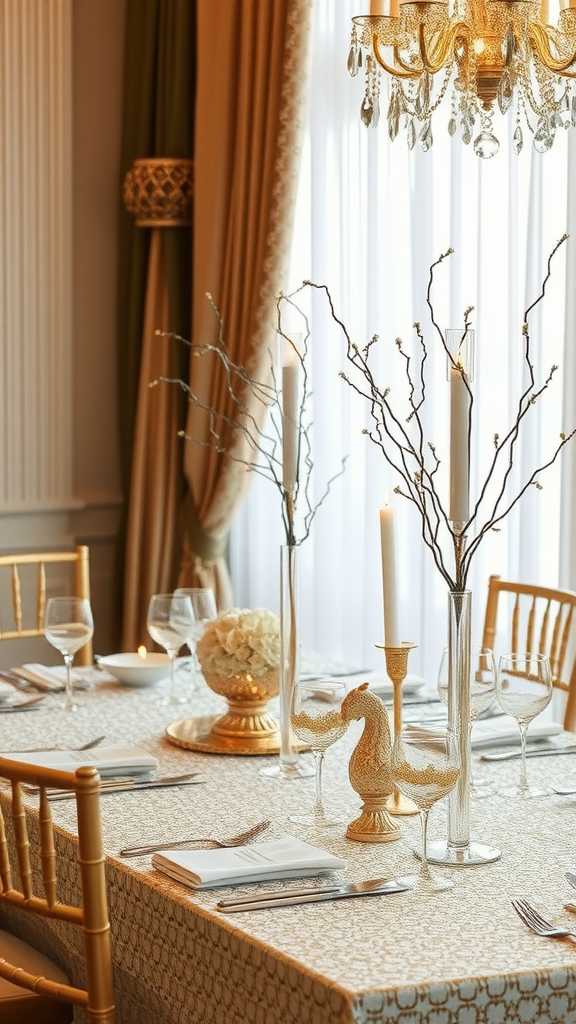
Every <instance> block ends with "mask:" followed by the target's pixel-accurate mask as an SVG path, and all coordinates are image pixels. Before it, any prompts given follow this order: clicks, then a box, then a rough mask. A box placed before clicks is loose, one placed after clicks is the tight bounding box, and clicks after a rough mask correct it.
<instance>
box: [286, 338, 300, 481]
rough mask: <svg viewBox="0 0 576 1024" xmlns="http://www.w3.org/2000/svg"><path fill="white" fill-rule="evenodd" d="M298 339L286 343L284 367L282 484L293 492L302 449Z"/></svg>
mask: <svg viewBox="0 0 576 1024" xmlns="http://www.w3.org/2000/svg"><path fill="white" fill-rule="evenodd" d="M298 351H299V350H298V345H297V339H296V337H294V338H293V339H292V340H291V341H288V342H287V343H286V349H285V352H284V363H283V366H282V484H283V486H284V489H285V490H286V491H293V490H294V488H295V487H296V484H297V482H298V454H299V447H300V436H299V435H300V426H299V421H300V415H299V407H300V400H299V392H300V358H299V354H298Z"/></svg>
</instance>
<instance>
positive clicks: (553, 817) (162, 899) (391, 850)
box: [0, 670, 576, 1024]
mask: <svg viewBox="0 0 576 1024" xmlns="http://www.w3.org/2000/svg"><path fill="white" fill-rule="evenodd" d="M183 671H184V670H183ZM90 678H91V680H92V681H91V683H90V687H89V689H87V690H85V691H84V692H82V693H81V695H80V696H81V702H82V706H81V707H80V708H79V709H78V710H77V711H75V712H66V711H65V710H63V709H61V708H60V707H58V706H57V705H58V703H59V700H58V698H59V696H61V695H57V694H52V693H50V694H48V695H47V696H46V697H45V699H44V700H43V701H42V702H41V704H40V705H39V707H38V709H37V710H34V711H28V712H26V713H24V712H23V713H13V714H0V753H2V754H3V755H5V756H9V754H10V753H11V752H14V751H17V750H30V749H32V748H36V747H40V746H43V747H44V746H45V747H49V746H55V747H58V748H60V749H64V750H69V749H71V748H74V747H77V746H80V745H81V744H83V743H85V742H87V741H88V740H90V738H91V737H94V736H97V735H101V734H102V735H105V741H104V743H105V744H106V745H117V744H123V745H124V744H129V745H137V746H138V747H141V748H143V749H145V750H146V751H148V752H150V753H151V754H153V755H155V756H156V757H157V758H158V760H159V763H160V766H159V769H158V773H159V774H161V775H177V774H182V773H187V772H198V773H199V775H198V779H199V780H200V783H199V784H197V785H187V786H181V787H179V786H177V787H174V788H166V789H152V790H142V791H141V790H135V791H126V792H119V793H106V792H103V793H102V796H101V812H102V828H103V840H104V849H105V853H106V858H107V860H106V876H107V887H108V900H109V910H110V919H111V930H112V950H113V962H114V986H115V995H116V1003H117V1015H118V1016H117V1019H118V1024H389V1022H390V1024H391V1022H395V1024H532V1022H533V1024H576V942H574V941H571V940H570V939H564V940H559V939H549V938H543V937H540V936H537V935H535V934H534V933H532V932H531V931H530V930H529V929H528V928H527V927H526V926H525V925H524V924H523V922H522V921H521V920H520V918H519V917H518V916H517V914H516V913H515V911H514V909H513V907H512V905H511V899H512V898H513V897H517V896H525V897H528V898H530V899H531V900H532V901H533V902H534V903H535V904H536V906H537V907H538V908H539V909H540V910H541V911H542V912H543V913H544V914H545V915H550V916H551V917H552V918H553V920H554V921H558V922H563V923H567V924H568V927H570V926H573V927H574V930H575V931H576V916H575V915H574V914H571V913H570V912H569V911H568V910H566V909H564V904H565V903H566V902H569V901H570V899H571V898H572V897H575V898H576V892H574V890H571V889H570V886H569V884H568V882H567V880H566V878H565V873H566V872H567V871H574V870H576V795H570V794H568V795H559V794H556V793H554V792H553V791H552V788H551V787H552V786H554V785H556V784H558V783H561V782H563V783H565V782H566V780H567V779H571V778H573V779H574V780H575V787H574V788H575V789H576V753H566V754H564V755H562V756H543V757H538V758H534V759H532V760H530V761H529V763H528V770H529V774H530V775H531V776H532V777H537V779H538V782H539V783H540V785H541V786H543V787H544V789H545V790H546V793H545V795H544V796H541V797H537V798H534V799H518V798H515V797H510V796H505V795H502V794H501V792H500V791H501V789H502V788H505V786H506V785H510V784H512V783H514V782H515V780H516V778H517V776H518V774H519V762H518V761H517V760H510V761H493V762H487V761H486V762H484V761H482V762H481V761H480V760H479V758H478V757H477V756H476V755H475V756H474V759H473V772H474V775H475V776H479V775H480V774H481V776H482V781H483V783H486V784H487V786H484V785H483V786H482V788H481V789H479V795H477V796H474V795H472V798H471V834H472V837H473V838H474V839H476V840H479V841H480V840H481V841H484V842H486V843H489V844H490V845H491V846H496V847H498V848H499V849H500V850H501V852H502V856H501V857H500V859H499V860H497V861H495V862H494V863H490V864H485V865H481V866H472V867H451V868H448V867H439V868H437V869H436V870H438V871H440V872H441V873H443V874H445V875H447V876H449V877H450V878H451V879H452V880H453V882H454V886H453V888H452V889H450V890H447V891H443V892H438V893H431V894H427V895H422V894H420V893H417V892H415V891H406V892H401V893H395V894H392V895H385V896H367V897H362V898H354V899H342V900H334V901H326V902H317V903H309V904H300V905H292V906H279V907H275V908H272V909H269V908H267V909H264V910H252V911H244V912H240V913H234V914H227V913H223V912H222V911H221V910H219V909H218V907H217V904H218V902H219V901H220V900H222V899H225V898H230V897H232V896H233V895H234V896H235V895H238V896H240V895H247V894H250V893H254V894H257V893H259V892H261V891H263V890H269V889H270V888H273V889H277V890H283V891H286V892H290V890H291V889H293V888H294V887H295V886H299V885H301V884H302V883H301V882H299V881H294V880H293V879H287V880H277V881H274V882H272V883H270V882H267V883H264V882H260V883H256V884H250V885H249V884H244V885H240V886H234V887H232V886H224V887H220V888H212V889H210V888H208V889H202V890H192V889H191V888H188V887H187V886H185V885H184V884H182V883H180V882H176V881H174V880H172V879H170V878H169V877H168V876H167V875H165V874H163V873H161V872H160V871H158V870H155V869H154V868H153V867H152V863H151V857H150V855H143V856H139V857H135V858H131V859H125V858H123V857H121V856H120V854H119V851H120V850H121V849H123V848H124V847H129V846H134V845H136V844H139V843H149V844H152V843H154V842H156V841H158V842H163V841H165V842H174V841H176V840H178V839H181V838H186V837H193V836H197V837H210V836H222V835H231V834H233V833H234V832H238V831H240V830H241V829H243V828H247V827H249V826H250V825H252V824H253V823H255V822H257V821H260V820H262V819H269V820H270V826H269V828H268V830H267V831H266V832H265V833H264V834H263V835H262V836H261V837H260V841H264V840H265V839H275V838H279V837H281V836H284V835H292V836H296V837H298V838H300V839H304V840H305V841H307V842H309V843H311V844H313V845H314V846H317V847H320V848H322V849H323V850H326V851H329V852H330V853H333V854H335V855H336V856H338V857H341V858H343V859H344V860H345V861H346V864H347V867H346V869H345V870H341V871H339V872H337V873H336V874H335V875H333V876H326V875H325V876H318V877H317V879H314V878H312V879H307V880H306V882H307V883H312V882H314V881H318V883H322V882H326V881H330V882H332V881H333V880H334V878H336V879H337V880H345V881H352V882H354V881H359V880H363V879H373V878H383V877H385V878H390V879H392V878H398V877H402V876H406V875H414V874H415V873H416V872H417V871H418V868H419V861H418V859H417V857H416V856H415V851H417V850H418V848H419V842H420V822H419V819H418V815H409V816H403V817H402V818H400V819H398V820H399V821H400V832H401V834H400V838H399V839H397V840H395V841H392V842H385V843H382V842H379V843H368V842H358V841H352V840H350V839H347V838H346V827H347V822H350V821H352V820H353V819H354V818H355V817H357V815H358V810H359V806H360V798H359V796H358V794H357V793H356V792H355V790H354V789H353V788H352V786H351V783H350V779H349V774H348V766H349V760H350V756H351V753H352V751H353V750H354V748H355V746H356V744H357V742H358V740H359V737H360V735H361V732H362V728H363V723H362V722H361V721H360V722H353V723H352V724H351V725H350V727H349V728H348V731H347V732H346V734H345V735H344V736H343V737H342V738H341V739H340V740H339V741H338V742H337V743H335V744H334V745H333V746H332V747H331V748H329V749H328V751H327V753H326V756H325V767H324V793H325V801H326V804H327V807H328V808H329V810H330V811H331V812H332V813H333V814H334V815H335V816H340V817H341V818H342V819H343V821H342V822H340V823H339V824H336V825H333V826H327V827H318V826H316V825H304V824H302V823H297V822H295V821H293V820H292V817H293V816H299V814H300V815H301V813H302V811H303V810H304V809H306V810H307V809H309V808H311V807H312V805H313V802H314V779H313V777H309V778H296V779H290V780H286V779H283V778H279V777H270V776H267V775H263V774H262V773H261V769H262V768H263V767H265V766H270V765H272V764H274V763H275V759H276V761H277V760H278V755H277V754H268V755H250V756H249V755H241V754H223V753H209V752H206V751H205V750H203V749H199V750H198V749H184V748H182V747H180V746H178V745H176V744H175V743H174V742H172V741H171V740H170V739H169V738H168V737H167V735H166V729H167V727H168V726H169V725H171V724H172V723H174V722H175V721H180V720H183V719H189V718H197V717H202V716H212V715H215V714H218V713H220V712H223V711H224V710H225V704H224V701H223V699H222V698H220V697H218V696H217V695H215V694H214V693H212V692H211V691H209V690H208V688H207V687H206V685H205V684H204V682H203V681H202V680H201V679H200V680H199V681H198V680H197V681H196V683H195V684H193V677H192V676H188V679H187V681H186V679H184V680H183V681H182V683H181V690H182V691H183V692H184V695H185V697H186V701H185V703H182V704H178V705H169V704H165V703H162V697H163V696H164V695H165V684H164V683H160V684H158V685H155V686H150V687H134V686H126V685H122V684H120V683H118V682H116V681H115V680H113V679H111V678H110V677H108V676H106V674H105V673H100V674H99V673H98V672H96V671H94V672H92V673H91V676H90ZM568 738H569V737H568V736H565V735H563V736H560V738H559V743H560V744H562V742H563V741H564V739H566V741H567V740H568ZM572 739H573V737H572ZM300 756H304V757H308V756H309V755H300ZM78 757H79V764H80V763H86V764H89V763H91V762H90V752H89V751H87V752H86V753H84V754H79V755H78ZM486 792H488V795H485V794H486ZM0 799H1V800H2V804H3V806H4V805H6V806H5V807H4V809H5V810H6V809H7V803H8V799H9V797H8V791H7V790H5V791H2V792H0ZM36 800H37V798H36V797H35V796H34V795H27V796H26V802H27V806H28V807H29V816H30V820H31V822H32V823H34V821H35V816H36V814H37V811H36ZM52 813H53V819H54V823H55V832H56V846H57V851H58V855H59V864H60V878H59V885H60V887H61V888H60V892H61V898H62V899H66V900H68V899H72V900H73V899H74V898H75V897H76V898H78V878H77V865H76V843H77V840H76V831H75V829H76V826H75V809H74V806H73V803H71V802H70V801H61V802H54V803H53V804H52ZM446 814H447V812H446V801H441V802H440V803H438V804H437V805H436V806H435V807H434V808H433V809H432V812H431V814H430V823H429V837H430V838H431V839H434V838H443V837H445V836H446V827H447V818H446ZM0 920H1V921H2V922H3V923H4V926H5V927H6V926H7V927H9V928H10V929H12V930H13V931H15V932H16V933H17V934H19V935H20V936H21V937H23V938H25V939H26V940H27V941H30V942H32V943H34V944H35V945H36V946H37V947H38V948H40V949H42V950H43V951H45V952H47V953H49V955H51V956H52V958H53V959H55V960H56V961H57V962H58V963H60V964H61V965H62V966H63V967H64V969H65V970H66V971H67V972H68V973H69V974H70V976H71V977H72V978H73V979H74V980H76V979H81V977H82V950H81V947H80V945H79V943H81V938H80V937H78V936H77V935H76V933H75V932H74V933H72V930H71V929H70V928H69V927H68V926H67V925H66V924H65V923H62V922H54V921H48V920H43V919H38V918H37V917H36V916H33V915H25V914H23V913H21V912H20V913H17V912H16V911H12V910H11V911H10V913H9V912H8V911H5V912H4V911H2V913H1V914H0ZM82 1019H83V1018H82V1015H81V1014H80V1012H79V1011H77V1012H76V1017H75V1020H76V1021H81V1020H82Z"/></svg>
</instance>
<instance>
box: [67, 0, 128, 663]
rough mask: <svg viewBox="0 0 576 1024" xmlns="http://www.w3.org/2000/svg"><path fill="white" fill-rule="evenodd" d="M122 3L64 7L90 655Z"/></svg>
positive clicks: (101, 514) (111, 534)
mask: <svg viewBox="0 0 576 1024" xmlns="http://www.w3.org/2000/svg"><path fill="white" fill-rule="evenodd" d="M125 7H126V0H74V5H73V22H72V29H73V39H72V51H73V82H74V90H73V113H72V117H73V291H74V304H73V325H74V394H75V399H74V454H73V481H74V493H75V495H76V496H77V497H78V498H80V499H82V501H83V502H85V507H84V509H83V510H82V511H81V512H78V513H75V515H74V520H75V522H74V532H75V534H76V536H77V539H78V540H80V541H82V542H84V543H88V544H89V545H90V552H91V577H92V591H93V604H94V617H95V622H96V634H95V648H94V649H95V651H96V652H97V653H105V652H106V651H110V650H112V649H116V645H117V643H118V637H117V628H116V627H117V625H118V623H117V621H116V618H117V615H116V610H115V602H114V601H113V599H112V598H113V595H112V588H113V579H114V556H115V546H114V538H115V534H116V530H117V524H118V518H119V508H120V475H119V455H118V418H117V373H116V303H117V290H116V284H117V220H118V208H119V203H120V195H119V192H120V184H119V183H120V178H119V163H120V138H121V117H122V61H123V48H124V15H125Z"/></svg>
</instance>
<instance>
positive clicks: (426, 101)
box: [414, 71, 432, 118]
mask: <svg viewBox="0 0 576 1024" xmlns="http://www.w3.org/2000/svg"><path fill="white" fill-rule="evenodd" d="M431 89H432V76H431V74H430V73H429V72H428V71H424V72H423V73H422V74H421V75H420V80H419V82H418V88H417V90H416V99H415V100H414V109H415V110H416V114H417V115H418V117H421V118H422V117H426V116H427V114H428V112H429V110H430V92H431Z"/></svg>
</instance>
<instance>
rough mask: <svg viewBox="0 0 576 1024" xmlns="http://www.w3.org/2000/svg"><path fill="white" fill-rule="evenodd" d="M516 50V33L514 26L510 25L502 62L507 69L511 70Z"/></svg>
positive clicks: (504, 43) (505, 39) (503, 46)
mask: <svg viewBox="0 0 576 1024" xmlns="http://www.w3.org/2000/svg"><path fill="white" fill-rule="evenodd" d="M515 48H516V40H515V39H514V32H513V30H512V25H509V26H508V31H507V32H506V35H505V36H504V40H503V42H502V60H503V61H504V64H505V65H506V67H507V68H509V67H510V65H511V63H512V57H513V56H514V50H515Z"/></svg>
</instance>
